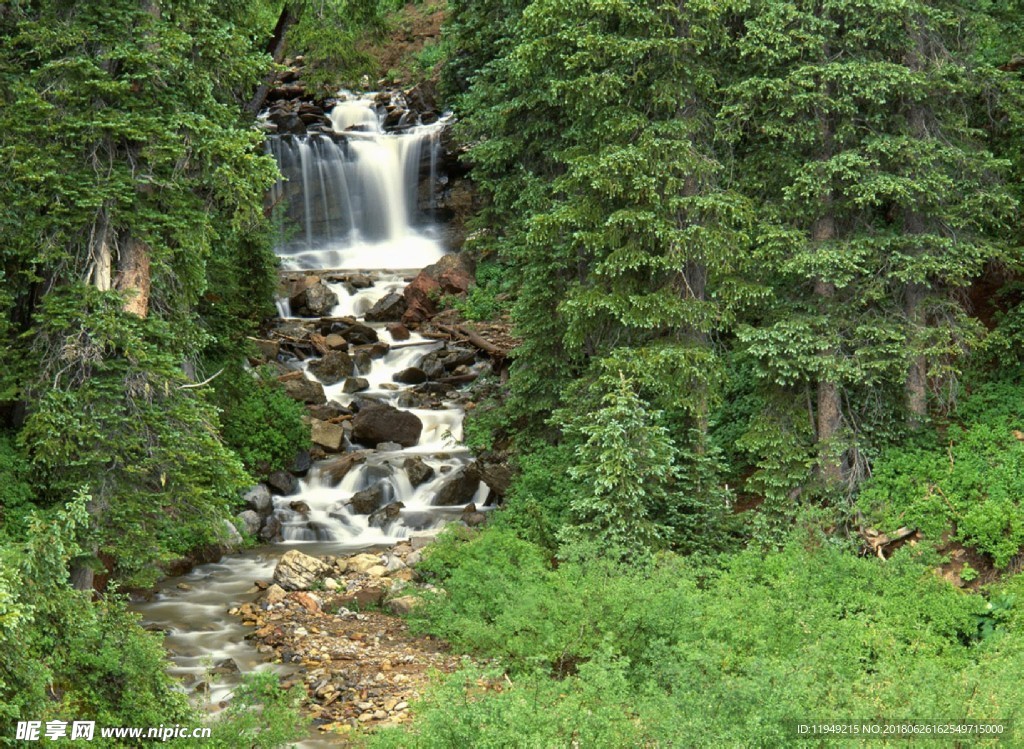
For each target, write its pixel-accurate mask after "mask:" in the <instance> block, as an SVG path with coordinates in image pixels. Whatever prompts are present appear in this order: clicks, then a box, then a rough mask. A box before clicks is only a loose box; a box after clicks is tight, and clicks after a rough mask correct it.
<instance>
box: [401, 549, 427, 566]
mask: <svg viewBox="0 0 1024 749" xmlns="http://www.w3.org/2000/svg"><path fill="white" fill-rule="evenodd" d="M422 559H423V549H416V551H412V552H409V556H407V557H406V558H405V564H406V566H407V567H415V566H416V565H417V564H419V563H420V560H422Z"/></svg>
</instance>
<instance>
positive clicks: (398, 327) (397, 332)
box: [385, 322, 411, 341]
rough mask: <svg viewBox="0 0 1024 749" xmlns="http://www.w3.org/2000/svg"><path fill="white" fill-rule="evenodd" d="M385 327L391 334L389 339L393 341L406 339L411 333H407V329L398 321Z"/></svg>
mask: <svg viewBox="0 0 1024 749" xmlns="http://www.w3.org/2000/svg"><path fill="white" fill-rule="evenodd" d="M385 328H386V329H387V331H388V333H389V334H390V335H391V340H393V341H407V340H409V336H410V335H411V334H410V333H409V329H408V328H407V327H405V326H404V325H402V323H400V322H393V323H389V324H388V325H386V326H385Z"/></svg>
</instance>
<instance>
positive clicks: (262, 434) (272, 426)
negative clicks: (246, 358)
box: [217, 369, 309, 475]
mask: <svg viewBox="0 0 1024 749" xmlns="http://www.w3.org/2000/svg"><path fill="white" fill-rule="evenodd" d="M217 401H218V403H219V404H220V406H221V409H222V416H221V420H222V422H223V428H222V430H221V432H222V434H223V437H224V441H225V443H226V444H227V445H228V447H230V448H231V449H232V450H234V451H235V453H237V454H238V457H239V458H240V459H241V461H242V464H243V465H244V466H245V467H246V469H247V470H249V471H250V472H251V473H253V474H256V475H266V474H268V473H270V472H272V471H277V470H283V469H287V468H288V467H289V466H290V465H291V464H292V461H293V459H294V458H295V455H296V453H297V452H298V451H299V450H301V449H304V448H306V447H308V446H309V428H308V427H307V426H306V425H305V424H303V423H302V416H303V415H304V414H305V409H303V408H302V406H301V405H300V404H298V403H297V402H296V401H294V400H292V399H291V398H289V397H288V396H287V395H285V392H284V390H283V389H282V388H281V386H280V385H279V384H278V383H277V382H276V380H274V378H273V376H272V375H271V374H270V373H260V372H253V371H247V370H241V369H239V370H237V371H235V372H233V373H232V374H231V375H229V376H228V377H227V378H222V381H221V382H219V383H218V386H217Z"/></svg>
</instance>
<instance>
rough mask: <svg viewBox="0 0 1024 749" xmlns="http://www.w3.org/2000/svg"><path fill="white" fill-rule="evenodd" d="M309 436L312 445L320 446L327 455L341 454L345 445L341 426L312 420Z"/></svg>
mask: <svg viewBox="0 0 1024 749" xmlns="http://www.w3.org/2000/svg"><path fill="white" fill-rule="evenodd" d="M311 436H312V439H313V443H314V444H317V445H320V447H322V448H323V449H324V450H326V451H327V452H329V453H336V452H341V448H342V446H343V445H344V444H345V429H344V427H342V426H341V424H332V423H331V422H329V421H320V420H319V419H313V423H312V428H311Z"/></svg>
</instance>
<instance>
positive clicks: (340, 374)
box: [309, 351, 355, 385]
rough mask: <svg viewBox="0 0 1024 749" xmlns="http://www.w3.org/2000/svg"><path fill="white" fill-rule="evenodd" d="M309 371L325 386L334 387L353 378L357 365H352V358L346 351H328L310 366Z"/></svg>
mask: <svg viewBox="0 0 1024 749" xmlns="http://www.w3.org/2000/svg"><path fill="white" fill-rule="evenodd" d="M309 371H310V372H312V373H313V374H314V375H315V376H316V378H317V379H318V380H320V382H322V383H323V384H325V385H333V384H334V383H336V382H340V381H341V380H342V379H344V378H345V377H349V376H351V374H352V373H353V371H355V365H354V364H353V363H352V357H350V356H349V355H348V354H346V353H345V352H344V351H328V352H327V353H326V354H324V355H323V356H322V357H320V359H318V360H317V361H315V362H313V363H311V364H310V365H309Z"/></svg>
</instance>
